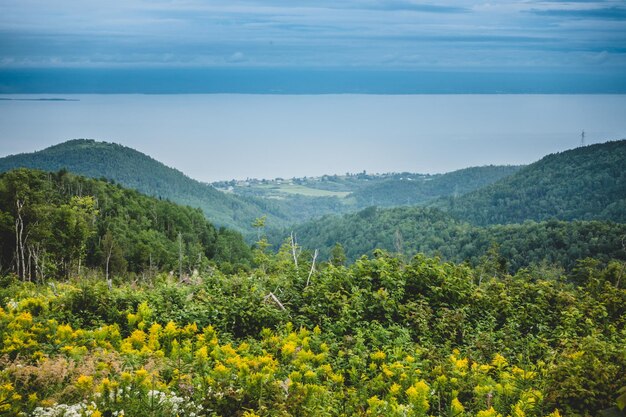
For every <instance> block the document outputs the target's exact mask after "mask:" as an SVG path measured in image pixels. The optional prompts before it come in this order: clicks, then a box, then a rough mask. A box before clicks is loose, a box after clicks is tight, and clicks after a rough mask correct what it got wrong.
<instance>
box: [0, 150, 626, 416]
mask: <svg viewBox="0 0 626 417" xmlns="http://www.w3.org/2000/svg"><path fill="white" fill-rule="evenodd" d="M607 147H608V148H610V149H609V150H610V152H604V151H603V149H604V148H602V147H601V148H600V149H591V150H589V149H587V150H586V151H585V150H582V151H581V150H575V151H572V152H573V153H571V152H570V153H564V154H563V155H565V157H563V155H556V156H549V157H547V158H546V159H544V160H547V161H548V162H549V163H547V162H546V164H547V166H546V165H545V164H544V162H542V161H544V160H542V161H539V162H538V163H535V164H531V165H529V166H527V167H521V168H511V170H512V171H514V172H512V173H511V174H510V175H508V176H506V177H504V178H502V179H500V180H496V181H495V182H493V183H491V184H490V185H486V186H485V187H483V188H481V189H479V190H476V191H468V192H467V193H466V194H464V195H460V196H457V197H445V196H443V197H441V198H434V199H431V202H430V203H429V204H431V206H429V207H424V206H421V207H420V206H413V207H395V208H378V207H368V208H366V209H364V210H361V211H358V212H356V213H348V214H345V215H343V216H341V217H338V216H330V215H329V216H325V217H321V218H320V219H317V220H313V221H310V222H307V223H304V224H301V225H295V226H294V227H293V228H285V229H282V231H280V232H277V228H275V227H272V221H273V217H272V216H259V217H257V218H255V219H253V220H252V221H250V223H249V225H248V228H249V230H251V231H252V234H253V235H254V240H255V243H254V244H252V245H250V244H248V243H247V242H246V240H245V239H244V237H243V236H242V235H241V234H240V233H239V232H237V231H233V230H231V229H227V228H224V227H221V226H215V225H214V224H213V223H212V222H210V221H209V220H207V218H206V217H205V212H203V210H202V209H201V208H199V207H196V208H194V207H190V206H182V205H178V204H176V203H174V202H171V201H169V200H167V199H164V198H163V197H161V198H159V197H158V196H157V197H150V196H146V195H143V194H140V193H139V192H138V191H135V190H131V189H127V188H124V187H123V186H122V185H120V184H119V183H116V182H115V181H113V180H112V179H105V178H102V179H90V178H85V177H82V176H79V175H76V174H75V173H72V172H69V171H68V170H65V169H61V170H57V171H52V172H46V171H39V170H34V169H25V168H19V169H14V170H8V171H6V172H4V173H2V174H0V416H20V417H26V416H29V417H31V416H32V417H44V416H45V417H104V416H107V417H108V416H154V417H169V416H172V417H173V416H180V417H183V416H188V417H197V416H212V417H214V416H215V417H216V416H224V417H226V416H236V417H265V416H268V417H269V416H277V417H278V416H281V417H282V416H285V417H286V416H398V417H400V416H402V417H404V416H423V417H426V416H438V417H443V416H446V417H457V416H458V417H463V416H467V417H473V416H476V417H522V416H528V417H535V416H536V417H539V416H542V417H545V416H550V417H559V416H575V417H576V416H581V417H588V416H589V417H591V416H599V415H600V416H607V417H613V416H616V417H619V416H624V415H626V351H625V350H624V340H626V226H625V225H624V223H623V222H620V220H621V217H620V216H621V212H620V210H619V209H618V208H619V207H621V206H620V204H623V201H624V190H623V187H624V185H623V184H624V183H623V179H622V177H623V172H622V171H621V170H619V169H616V166H619V165H620V164H621V163H620V161H619V160H617V159H616V158H615V157H614V156H613V155H614V154H619V152H620V150H621V147H623V144H622V143H618V144H612V143H609V144H608V145H607ZM613 147H617V148H619V149H613ZM590 148H593V147H590ZM581 155H582V156H581ZM585 155H586V156H585ZM593 155H598V159H597V164H595V165H593V164H591V163H590V162H584V161H585V160H586V159H585V158H591V157H592V156H593ZM564 158H565V159H564ZM566 160H571V161H573V162H572V163H574V164H575V165H576V166H577V167H587V168H588V169H589V176H588V178H579V179H576V182H575V184H574V185H573V186H572V187H576V188H571V189H570V191H569V192H568V193H566V194H562V193H561V194H559V193H557V191H556V189H555V187H558V186H559V185H558V184H559V181H563V180H559V179H558V178H556V177H554V175H556V174H555V173H556V172H557V171H559V170H565V171H566V170H567V169H566V168H565V166H564V165H562V164H564V163H565V162H564V161H566ZM585 164H586V165H585ZM592 166H593V167H595V168H593V169H592V168H590V167H592ZM587 168H586V169H587ZM494 169H495V168H493V169H492V168H489V169H488V170H490V172H492V173H493V172H495V171H494ZM577 169H578V168H576V169H574V168H572V171H568V172H570V174H571V173H572V172H578V171H577ZM496 171H497V169H496ZM538 171H540V172H543V175H545V176H547V177H549V178H552V179H551V181H553V185H550V184H542V183H538V185H537V187H536V190H535V191H534V192H535V193H537V195H539V194H540V195H541V196H544V197H545V202H544V200H542V199H541V197H536V198H535V197H532V195H533V194H532V193H533V191H532V186H531V185H532V183H533V181H535V180H536V179H537V178H536V177H534V175H535V174H534V173H535V172H538ZM480 172H481V170H477V171H472V170H470V171H467V172H465V173H462V174H461V176H462V177H463V178H466V179H468V178H471V177H472V175H474V174H477V175H478V176H477V177H476V181H477V182H481V181H483V180H484V178H486V177H484V176H483V174H479V173H480ZM472 173H474V174H472ZM570 177H571V175H570ZM481 178H482V179H481ZM441 180H442V181H443V182H442V184H444V183H445V182H446V181H448V180H446V179H445V177H443V178H441ZM444 180H445V181H444ZM522 180H523V181H522ZM349 181H352V179H349ZM432 181H435V180H434V179H433V180H432ZM450 181H452V182H451V183H450V184H453V183H454V181H455V180H454V178H452V179H450ZM520 181H521V182H520ZM330 182H333V181H328V182H327V183H326V184H325V185H324V186H328V187H336V186H337V185H336V183H335V185H333V184H330ZM398 183H399V182H398V181H396V182H394V183H393V184H398ZM522 183H525V184H526V185H524V186H523V187H522V185H520V184H522ZM597 184H605V185H606V189H604V191H602V190H600V191H597V194H595V197H594V199H595V200H599V201H602V202H603V207H602V210H600V209H599V208H598V207H596V201H590V202H588V203H584V202H583V200H581V199H580V198H581V197H580V196H581V195H584V193H588V192H589V189H590V187H595V186H596V185H597ZM298 185H300V184H298ZM442 187H443V185H442ZM542 187H543V188H542ZM444 188H445V187H444ZM444 188H442V189H444ZM363 189H365V186H363ZM397 189H399V188H395V189H394V188H393V187H391V188H390V190H391V191H392V194H393V191H394V190H397ZM422 189H424V188H422ZM448 189H449V190H452V191H453V190H454V187H452V188H450V187H448ZM457 189H458V188H457ZM380 190H381V192H383V191H384V190H385V187H381V188H380ZM512 190H515V191H514V192H513V191H512ZM329 191H330V190H329ZM335 191H336V190H335ZM452 191H451V192H452ZM355 193H356V191H355ZM484 193H487V195H489V196H490V197H485V198H486V200H481V199H482V198H483V197H480V196H483V194H484ZM507 193H513V194H514V195H515V196H517V197H516V198H513V197H510V196H508V195H509V194H507ZM513 194H511V195H513ZM609 194H610V195H609ZM218 195H219V194H218ZM479 197H480V199H479ZM570 197H571V201H570V200H569V198H570ZM489 198H491V201H492V202H494V201H495V202H497V201H507V202H508V203H510V207H511V208H512V210H511V211H510V212H506V211H502V212H499V213H500V214H498V216H499V217H497V218H494V217H493V216H492V214H490V213H491V211H490V210H491V208H490V207H491V206H489V205H488V206H485V207H484V208H480V207H482V206H479V205H475V204H478V203H476V202H477V201H479V200H480V201H489ZM572 202H573V203H572ZM508 203H507V204H508ZM481 204H483V203H481ZM494 204H495V203H494ZM516 205H517V206H519V207H522V206H524V207H526V206H527V209H528V210H531V209H533V207H535V206H536V207H538V209H537V210H536V211H535V212H534V213H536V214H537V215H536V216H535V217H533V216H530V215H529V216H528V218H524V220H523V221H521V222H518V221H517V220H516V216H517V214H515V213H516V211H515V209H514V207H516ZM555 206H556V207H557V208H558V210H557V211H558V213H557V215H554V213H555V211H554V210H555V209H554V207H555ZM462 207H466V208H467V207H474V208H472V209H471V210H470V209H467V210H469V211H464V210H466V209H463V210H461V208H462ZM455 210H458V211H455ZM472 210H477V213H479V214H481V217H480V218H478V217H467V216H463V215H461V214H462V213H463V212H465V213H469V212H472ZM598 210H600V211H598ZM235 211H236V210H235ZM459 213H461V214H459ZM493 213H496V211H493ZM503 213H504V214H506V213H509V214H510V217H507V218H506V219H505V218H504V217H502V216H504V214H503ZM598 213H600V214H598ZM561 217H563V218H561Z"/></svg>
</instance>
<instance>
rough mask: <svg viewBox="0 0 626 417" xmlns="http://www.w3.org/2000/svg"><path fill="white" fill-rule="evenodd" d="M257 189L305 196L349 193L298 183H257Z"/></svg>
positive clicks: (346, 194)
mask: <svg viewBox="0 0 626 417" xmlns="http://www.w3.org/2000/svg"><path fill="white" fill-rule="evenodd" d="M255 188H257V189H261V190H264V191H266V192H268V193H271V192H275V193H283V194H300V195H304V196H307V197H339V198H345V197H346V196H348V194H350V193H349V192H347V191H328V190H320V189H317V188H309V187H305V186H303V185H298V184H280V185H274V184H272V185H258V186H255Z"/></svg>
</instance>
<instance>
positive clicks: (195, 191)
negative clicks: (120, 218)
mask: <svg viewBox="0 0 626 417" xmlns="http://www.w3.org/2000/svg"><path fill="white" fill-rule="evenodd" d="M14 168H33V169H40V170H43V171H53V172H54V171H59V170H61V169H67V170H69V171H71V172H73V173H76V174H79V175H84V176H87V177H91V178H107V179H111V180H114V181H115V182H118V183H120V184H122V185H123V186H125V187H129V188H133V189H135V190H137V191H139V192H141V193H144V194H147V195H150V196H155V197H159V198H164V199H169V200H172V201H174V202H176V203H179V204H183V205H189V206H192V207H198V208H201V209H202V211H203V212H204V213H205V214H206V216H207V218H208V219H209V220H210V221H211V222H213V223H215V224H217V225H220V226H227V227H232V228H234V229H237V230H239V231H244V232H245V231H250V225H251V223H252V222H253V220H254V219H255V218H257V217H261V216H263V215H268V220H269V223H271V224H282V223H283V222H284V221H285V219H284V218H283V217H282V216H281V214H280V212H279V210H278V209H277V208H276V207H275V205H274V204H272V203H271V202H270V201H265V200H261V199H254V198H246V197H238V196H233V195H227V194H224V193H222V192H219V191H217V190H216V189H215V188H213V187H212V186H210V185H208V184H203V183H200V182H198V181H196V180H193V179H191V178H189V177H187V176H186V175H184V174H183V173H182V172H180V171H178V170H176V169H173V168H170V167H167V166H165V165H164V164H162V163H160V162H158V161H156V160H154V159H153V158H151V157H149V156H147V155H145V154H143V153H141V152H139V151H136V150H134V149H131V148H128V147H125V146H122V145H118V144H114V143H107V142H96V141H94V140H88V139H76V140H70V141H67V142H64V143H61V144H59V145H55V146H51V147H49V148H46V149H44V150H41V151H38V152H33V153H26V154H19V155H11V156H7V157H5V158H0V172H6V171H8V170H10V169H14Z"/></svg>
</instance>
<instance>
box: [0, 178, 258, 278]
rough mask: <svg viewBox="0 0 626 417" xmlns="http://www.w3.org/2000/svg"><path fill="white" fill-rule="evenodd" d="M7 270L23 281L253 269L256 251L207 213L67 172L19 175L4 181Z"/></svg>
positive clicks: (1, 250) (0, 198) (3, 262)
mask: <svg viewBox="0 0 626 417" xmlns="http://www.w3.org/2000/svg"><path fill="white" fill-rule="evenodd" d="M0 219H2V221H0V269H3V270H4V271H6V270H13V271H14V272H15V273H16V274H17V275H19V276H20V277H21V278H23V279H29V280H30V279H39V280H43V279H45V278H46V277H51V276H52V277H55V276H57V277H58V276H63V275H65V276H69V275H71V274H80V273H81V267H84V266H88V267H92V268H102V269H103V270H106V271H107V274H108V273H110V275H111V276H121V275H123V274H125V273H126V271H130V272H132V273H134V274H142V275H144V276H145V274H148V275H153V274H154V273H155V272H158V271H169V270H176V271H178V270H179V268H182V271H183V273H184V274H186V275H191V274H192V273H193V272H194V270H201V269H206V268H207V267H208V264H209V261H211V260H214V261H215V262H217V263H220V264H225V263H228V264H229V265H230V266H231V269H232V268H235V269H236V268H239V267H246V266H249V263H250V261H251V251H250V248H249V247H248V246H247V245H246V244H245V243H244V241H243V239H242V237H241V235H239V234H238V233H236V232H233V231H230V230H226V229H219V230H216V229H215V227H214V226H213V225H212V224H210V223H209V222H207V221H206V219H205V218H204V216H203V214H202V212H201V211H200V210H198V209H192V208H190V207H181V206H177V205H175V204H173V203H170V202H168V201H163V200H158V199H155V198H150V197H146V196H143V195H141V194H139V193H138V192H136V191H131V190H127V189H124V188H122V187H120V186H115V185H112V184H109V183H107V182H105V181H100V180H90V179H86V178H83V177H78V176H75V175H72V174H69V173H67V172H63V171H60V172H58V173H57V174H48V173H44V172H41V171H32V170H26V169H18V170H14V171H10V172H6V173H4V174H1V175H0Z"/></svg>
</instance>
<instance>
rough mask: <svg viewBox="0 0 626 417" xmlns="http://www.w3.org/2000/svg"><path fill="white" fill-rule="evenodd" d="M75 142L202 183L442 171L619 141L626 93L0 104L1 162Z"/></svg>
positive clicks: (118, 98)
mask: <svg viewBox="0 0 626 417" xmlns="http://www.w3.org/2000/svg"><path fill="white" fill-rule="evenodd" d="M76 138H89V139H95V140H102V141H107V142H115V143H120V144H123V145H125V146H129V147H132V148H135V149H137V150H139V151H141V152H144V153H146V154H148V155H150V156H152V157H153V158H155V159H157V160H159V161H161V162H163V163H165V164H166V165H168V166H172V167H174V168H177V169H179V170H181V171H182V172H184V173H185V174H187V175H189V176H190V177H192V178H195V179H198V180H201V181H205V182H211V181H218V180H229V179H245V178H291V177H303V176H318V175H323V174H344V173H347V172H351V173H355V172H363V171H366V172H369V173H383V172H418V173H440V172H449V171H452V170H455V169H460V168H465V167H469V166H480V165H490V164H498V165H500V164H509V165H519V164H528V163H532V162H534V161H536V160H538V159H539V158H541V157H542V156H544V155H546V154H549V153H554V152H560V151H563V150H566V149H572V148H575V147H578V146H587V145H591V144H594V143H599V142H605V141H609V140H620V139H624V138H626V95H624V94H600V95H591V94H565V95H561V94H412V95H402V94H391V95H389V94H315V95H307V94H298V95H291V94H3V95H0V157H2V156H6V155H10V154H16V153H22V152H33V151H36V150H41V149H43V148H46V147H48V146H51V145H54V144H57V143H60V142H63V141H66V140H69V139H76Z"/></svg>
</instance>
